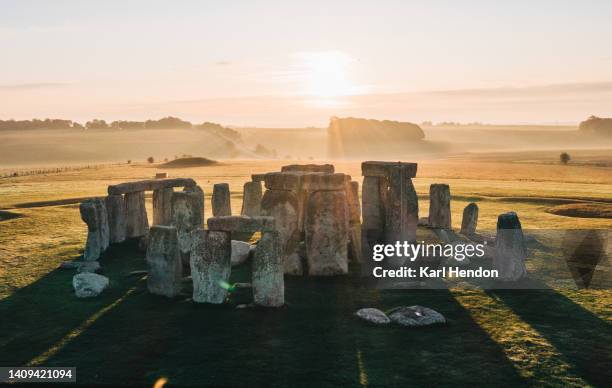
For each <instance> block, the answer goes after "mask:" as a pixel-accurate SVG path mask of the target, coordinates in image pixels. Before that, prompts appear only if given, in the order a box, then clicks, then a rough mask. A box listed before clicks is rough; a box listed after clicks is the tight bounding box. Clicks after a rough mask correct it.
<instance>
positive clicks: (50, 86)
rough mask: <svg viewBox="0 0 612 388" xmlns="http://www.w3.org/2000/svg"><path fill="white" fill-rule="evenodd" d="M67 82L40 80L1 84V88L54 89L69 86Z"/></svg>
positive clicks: (9, 89)
mask: <svg viewBox="0 0 612 388" xmlns="http://www.w3.org/2000/svg"><path fill="white" fill-rule="evenodd" d="M67 85H69V84H67V83H61V82H38V83H24V84H0V90H6V91H11V90H13V91H21V90H37V89H53V88H61V87H64V86H67Z"/></svg>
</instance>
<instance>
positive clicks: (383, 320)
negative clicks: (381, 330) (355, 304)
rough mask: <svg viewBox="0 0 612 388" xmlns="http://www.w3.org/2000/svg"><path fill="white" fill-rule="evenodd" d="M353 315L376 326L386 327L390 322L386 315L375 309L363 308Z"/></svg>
mask: <svg viewBox="0 0 612 388" xmlns="http://www.w3.org/2000/svg"><path fill="white" fill-rule="evenodd" d="M355 315H357V316H358V317H359V318H361V319H363V320H364V321H368V322H371V323H375V324H377V325H386V324H387V323H390V322H391V319H389V317H388V316H387V314H385V313H383V312H382V311H380V310H379V309H375V308H363V309H360V310H358V311H357V312H356V313H355Z"/></svg>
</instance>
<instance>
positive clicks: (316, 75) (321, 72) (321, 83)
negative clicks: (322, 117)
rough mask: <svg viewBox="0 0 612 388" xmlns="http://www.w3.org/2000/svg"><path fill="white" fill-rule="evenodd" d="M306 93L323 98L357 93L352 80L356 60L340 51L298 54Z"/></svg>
mask: <svg viewBox="0 0 612 388" xmlns="http://www.w3.org/2000/svg"><path fill="white" fill-rule="evenodd" d="M298 58H299V60H300V69H301V70H302V78H303V91H304V94H308V95H311V96H315V97H318V98H322V99H326V98H327V99H329V98H333V97H338V96H345V95H350V94H355V93H356V92H357V88H356V86H355V84H354V83H353V82H352V80H351V76H352V73H351V72H352V65H353V62H354V60H353V59H352V58H351V57H349V56H348V55H347V54H345V53H343V52H338V51H322V52H308V53H301V54H299V55H298Z"/></svg>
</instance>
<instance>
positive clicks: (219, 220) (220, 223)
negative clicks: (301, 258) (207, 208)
mask: <svg viewBox="0 0 612 388" xmlns="http://www.w3.org/2000/svg"><path fill="white" fill-rule="evenodd" d="M207 224H208V229H210V230H220V231H225V232H242V233H255V232H260V231H261V232H270V231H273V230H275V227H276V224H275V219H274V217H270V216H259V217H248V216H222V217H211V218H209V219H208V220H207Z"/></svg>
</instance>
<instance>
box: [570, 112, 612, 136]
mask: <svg viewBox="0 0 612 388" xmlns="http://www.w3.org/2000/svg"><path fill="white" fill-rule="evenodd" d="M578 129H580V130H581V131H584V132H585V133H592V134H595V135H600V136H612V118H601V117H597V116H591V117H589V118H588V119H586V120H585V121H583V122H581V123H580V125H579V126H578Z"/></svg>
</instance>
